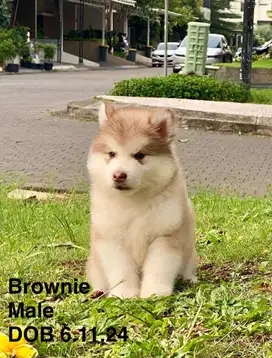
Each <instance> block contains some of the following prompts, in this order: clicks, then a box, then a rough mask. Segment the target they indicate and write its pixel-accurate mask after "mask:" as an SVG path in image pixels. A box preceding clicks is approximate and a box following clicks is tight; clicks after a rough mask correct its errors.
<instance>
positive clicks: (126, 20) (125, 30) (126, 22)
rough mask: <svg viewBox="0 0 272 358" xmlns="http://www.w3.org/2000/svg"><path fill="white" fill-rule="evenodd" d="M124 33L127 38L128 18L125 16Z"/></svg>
mask: <svg viewBox="0 0 272 358" xmlns="http://www.w3.org/2000/svg"><path fill="white" fill-rule="evenodd" d="M124 33H125V34H126V35H127V36H128V18H127V16H126V15H125V17H124Z"/></svg>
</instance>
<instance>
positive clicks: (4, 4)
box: [0, 0, 11, 29]
mask: <svg viewBox="0 0 272 358" xmlns="http://www.w3.org/2000/svg"><path fill="white" fill-rule="evenodd" d="M10 3H11V2H10V1H8V0H0V29H1V28H2V29H5V28H7V27H8V26H9V23H10V16H11V7H10Z"/></svg>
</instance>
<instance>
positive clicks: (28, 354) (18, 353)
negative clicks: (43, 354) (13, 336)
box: [0, 333, 38, 358]
mask: <svg viewBox="0 0 272 358" xmlns="http://www.w3.org/2000/svg"><path fill="white" fill-rule="evenodd" d="M37 355H38V352H37V350H36V349H35V348H34V347H32V346H31V345H29V344H27V341H26V340H25V339H24V338H22V339H20V341H18V342H9V339H8V337H7V336H6V335H5V334H4V333H0V358H35V357H37Z"/></svg>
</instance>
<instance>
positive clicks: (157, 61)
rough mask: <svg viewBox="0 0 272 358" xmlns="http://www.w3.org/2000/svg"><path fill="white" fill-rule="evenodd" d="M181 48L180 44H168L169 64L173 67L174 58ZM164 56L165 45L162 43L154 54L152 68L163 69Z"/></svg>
mask: <svg viewBox="0 0 272 358" xmlns="http://www.w3.org/2000/svg"><path fill="white" fill-rule="evenodd" d="M178 46H179V42H168V43H167V64H168V65H172V63H173V56H174V53H175V51H176V49H177V48H178ZM164 55H165V44H164V42H160V43H159V44H158V46H157V48H156V50H155V51H153V52H152V67H155V66H159V67H162V66H163V64H164Z"/></svg>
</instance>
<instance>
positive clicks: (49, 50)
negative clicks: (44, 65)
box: [41, 44, 57, 61]
mask: <svg viewBox="0 0 272 358" xmlns="http://www.w3.org/2000/svg"><path fill="white" fill-rule="evenodd" d="M41 48H43V51H44V59H45V60H47V61H53V58H54V57H55V54H56V51H57V46H56V45H55V44H44V45H42V46H41Z"/></svg>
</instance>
